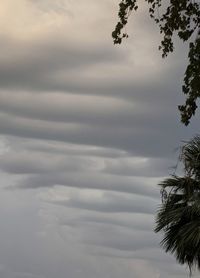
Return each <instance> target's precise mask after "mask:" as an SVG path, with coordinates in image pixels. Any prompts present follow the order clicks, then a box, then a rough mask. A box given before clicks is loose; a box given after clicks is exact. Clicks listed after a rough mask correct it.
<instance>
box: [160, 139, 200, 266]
mask: <svg viewBox="0 0 200 278" xmlns="http://www.w3.org/2000/svg"><path fill="white" fill-rule="evenodd" d="M180 159H181V161H182V163H183V165H184V173H185V175H184V176H183V177H178V176H172V177H171V178H168V179H165V180H164V181H163V182H162V183H161V184H160V186H161V193H162V197H163V202H162V205H161V206H160V208H159V211H158V214H157V218H156V228H155V231H156V232H160V231H162V232H163V233H164V236H163V240H162V241H161V245H162V246H163V248H164V249H165V251H166V252H171V253H173V254H174V255H175V257H176V259H177V261H178V262H179V263H181V264H185V263H186V264H187V265H188V266H189V268H190V270H192V268H193V267H198V268H199V269H200V137H198V136H196V137H195V138H194V139H192V140H191V141H190V142H188V143H187V144H185V145H184V147H183V148H182V152H181V156H180Z"/></svg>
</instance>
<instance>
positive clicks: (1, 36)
mask: <svg viewBox="0 0 200 278" xmlns="http://www.w3.org/2000/svg"><path fill="white" fill-rule="evenodd" d="M116 4H118V3H117V2H116V3H113V1H112V0H102V1H94V0H85V1H71V0H69V1H68V0H58V1H53V0H43V1H32V0H29V1H26V0H18V1H16V0H6V1H3V2H2V4H1V7H2V8H1V10H0V47H1V53H0V132H1V136H0V170H1V172H0V175H1V184H2V188H1V189H0V190H1V194H0V217H1V223H0V229H1V236H0V246H1V250H0V276H1V277H2V278H18V277H24V278H25V277H26V278H46V277H48V278H55V277H58V278H65V277H66V275H67V276H69V277H71V278H80V277H81V278H90V277H93V278H100V277H104V278H118V277H121V276H126V278H130V277H133V276H134V277H135V278H143V277H147V276H148V277H149V278H155V277H156V278H159V277H162V278H169V277H170V278H171V277H172V278H175V277H179V276H180V275H181V277H186V276H187V272H185V271H184V268H179V267H178V266H177V265H176V263H175V260H174V258H173V257H172V256H169V255H166V254H165V253H164V252H163V251H161V249H160V247H159V240H160V238H161V236H160V235H156V234H154V232H153V227H154V215H155V212H156V208H157V206H158V205H159V203H160V197H159V187H158V186H157V184H158V183H159V182H160V180H162V179H163V178H164V177H165V176H167V175H168V174H169V173H172V172H173V170H172V169H171V168H170V167H171V166H174V164H176V160H177V156H178V154H177V151H176V148H177V147H178V146H179V144H180V140H181V139H185V140H186V139H188V138H190V137H191V135H192V134H193V133H194V130H197V127H198V125H199V123H198V117H199V112H198V114H197V119H196V120H194V121H193V122H192V124H191V126H190V127H189V128H187V129H185V128H184V127H182V126H181V124H180V123H179V119H178V117H177V114H178V112H177V105H178V104H180V103H182V97H181V94H178V92H179V91H181V80H182V75H183V73H184V67H185V65H186V63H187V61H186V59H185V56H184V53H185V47H182V46H181V47H180V48H179V51H178V52H177V53H175V54H173V55H172V56H171V57H169V59H168V60H162V59H161V57H160V56H159V54H158V52H157V47H156V46H157V41H159V37H158V36H157V33H156V31H155V30H154V27H153V26H152V25H151V24H150V21H149V20H148V18H147V17H146V11H147V10H146V8H145V5H142V6H141V9H140V10H139V14H138V17H137V16H135V17H132V19H131V21H130V25H129V26H130V27H131V26H133V27H134V31H133V33H134V34H133V35H131V34H130V35H131V39H129V40H127V41H126V42H125V44H123V45H121V46H120V47H116V46H114V45H113V44H112V40H111V35H110V34H111V31H112V28H113V26H114V24H115V21H116V17H115V16H114V13H115V9H116V10H117V5H116ZM8 23H9V24H8ZM141 29H142V33H141ZM130 31H131V33H132V27H131V28H130ZM176 45H177V47H179V46H178V44H176ZM5 189H6V190H5ZM11 189H12V190H11ZM19 189H20V190H19ZM23 189H29V190H23ZM34 189H37V190H34ZM184 275H185V276H184Z"/></svg>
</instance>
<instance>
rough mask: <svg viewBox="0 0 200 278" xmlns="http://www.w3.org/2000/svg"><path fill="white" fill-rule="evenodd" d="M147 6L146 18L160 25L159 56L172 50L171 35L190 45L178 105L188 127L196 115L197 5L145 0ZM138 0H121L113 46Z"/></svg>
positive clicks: (189, 0) (199, 77)
mask: <svg viewBox="0 0 200 278" xmlns="http://www.w3.org/2000/svg"><path fill="white" fill-rule="evenodd" d="M145 1H146V2H147V3H148V4H149V15H150V17H151V18H152V19H153V20H154V21H155V23H156V24H157V25H158V26H159V30H160V33H161V34H162V35H163V38H162V40H161V43H160V46H159V49H160V50H161V51H162V57H163V58H164V57H167V55H168V54H169V53H170V52H173V50H174V43H173V35H174V34H177V35H178V37H179V38H180V40H182V41H183V42H186V41H188V42H189V52H188V58H189V62H188V66H187V68H186V71H185V76H184V81H183V86H182V90H183V93H184V94H185V96H186V100H185V104H184V105H180V106H178V109H179V111H180V114H181V121H182V122H183V123H184V124H185V125H188V124H189V122H190V119H191V117H192V116H193V115H195V112H196V109H197V99H198V98H199V97H200V3H199V1H195V0H171V1H166V0H145ZM138 2H139V0H121V1H120V3H119V13H118V17H119V21H118V23H117V24H116V27H115V30H114V31H113V33H112V37H113V41H114V43H115V44H120V43H121V42H122V40H123V38H127V37H128V34H127V33H126V32H125V31H124V27H125V26H126V24H127V23H128V19H129V16H130V13H131V12H132V11H137V9H138Z"/></svg>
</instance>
